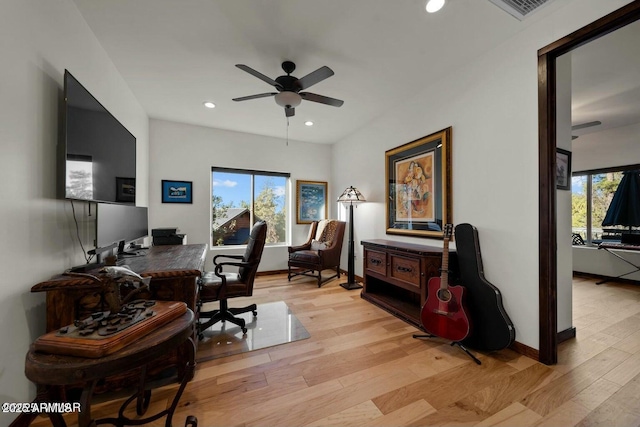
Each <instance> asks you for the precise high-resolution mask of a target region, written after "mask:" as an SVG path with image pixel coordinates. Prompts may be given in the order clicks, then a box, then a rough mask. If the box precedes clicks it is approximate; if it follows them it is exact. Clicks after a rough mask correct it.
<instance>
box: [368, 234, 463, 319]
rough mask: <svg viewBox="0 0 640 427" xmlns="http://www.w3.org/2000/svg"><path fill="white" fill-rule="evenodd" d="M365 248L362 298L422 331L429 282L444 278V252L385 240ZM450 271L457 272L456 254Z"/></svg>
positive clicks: (428, 247)
mask: <svg viewBox="0 0 640 427" xmlns="http://www.w3.org/2000/svg"><path fill="white" fill-rule="evenodd" d="M362 246H364V257H363V268H362V270H363V276H364V288H363V290H362V294H361V297H362V298H363V299H365V300H367V301H369V302H371V303H373V304H375V305H377V306H379V307H381V308H383V309H385V310H387V311H389V312H390V313H391V314H393V315H395V316H397V317H399V318H401V319H403V320H405V321H406V322H408V323H410V324H412V325H414V326H416V327H417V328H422V324H421V321H420V310H421V309H422V306H423V305H424V302H425V301H426V299H427V282H428V281H429V279H430V278H431V277H439V276H440V267H441V265H442V248H438V247H433V246H423V245H415V244H411V243H404V242H396V241H392V240H384V239H375V240H363V241H362ZM449 267H450V269H451V270H453V271H456V270H457V259H456V256H455V253H453V252H451V253H450V264H449ZM452 276H453V275H452Z"/></svg>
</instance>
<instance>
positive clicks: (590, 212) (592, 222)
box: [571, 167, 628, 243]
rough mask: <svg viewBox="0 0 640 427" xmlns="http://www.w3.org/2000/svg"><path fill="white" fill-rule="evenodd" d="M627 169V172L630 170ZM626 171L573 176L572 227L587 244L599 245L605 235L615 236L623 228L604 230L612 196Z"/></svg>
mask: <svg viewBox="0 0 640 427" xmlns="http://www.w3.org/2000/svg"><path fill="white" fill-rule="evenodd" d="M627 169H628V167H625V168H624V170H627ZM622 172H623V170H603V171H590V172H585V173H579V172H578V173H574V175H573V177H572V179H571V226H572V232H573V233H578V234H580V235H581V236H582V238H583V239H584V240H585V241H586V242H587V243H593V242H595V243H598V242H600V241H601V240H602V238H603V234H605V236H606V233H607V232H609V233H612V232H613V233H615V232H616V231H617V230H622V229H624V227H619V226H613V227H607V228H606V230H603V228H602V221H603V220H604V217H605V216H606V214H607V210H608V209H609V205H610V204H611V200H613V195H614V194H615V192H616V190H617V189H618V184H620V181H621V180H622Z"/></svg>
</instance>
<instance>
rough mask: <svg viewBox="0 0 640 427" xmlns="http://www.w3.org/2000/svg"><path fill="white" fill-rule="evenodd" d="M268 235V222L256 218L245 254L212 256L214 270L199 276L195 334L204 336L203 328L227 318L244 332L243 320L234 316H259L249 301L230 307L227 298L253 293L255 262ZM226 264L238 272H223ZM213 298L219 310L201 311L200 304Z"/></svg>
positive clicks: (256, 264) (200, 336) (254, 306)
mask: <svg viewBox="0 0 640 427" xmlns="http://www.w3.org/2000/svg"><path fill="white" fill-rule="evenodd" d="M266 238H267V223H266V222H264V221H258V222H256V223H255V224H254V226H253V228H252V229H251V233H250V235H249V241H248V242H247V249H246V250H245V252H244V255H216V256H215V257H214V258H213V264H214V265H215V270H214V271H213V272H205V273H204V274H203V275H202V277H201V278H200V281H199V285H200V295H199V298H198V337H199V338H200V339H202V338H204V331H205V330H206V329H207V328H209V327H210V326H211V325H213V324H214V323H217V322H219V321H222V322H224V321H229V322H231V323H233V324H236V325H238V326H240V328H242V332H243V333H244V334H246V333H247V328H246V327H245V321H244V319H242V318H239V317H236V316H235V315H237V314H241V313H247V312H249V311H252V312H253V315H254V316H257V315H258V311H257V307H256V305H255V304H251V305H249V306H247V307H242V308H229V306H228V303H227V299H229V298H237V297H248V296H251V295H252V294H253V281H254V279H255V277H256V273H257V272H258V264H260V259H261V258H262V250H263V249H264V244H265V241H266ZM221 258H229V259H232V260H237V261H231V262H218V259H221ZM227 266H235V267H238V272H237V273H225V272H224V271H223V270H224V268H225V267H227ZM212 301H220V308H219V309H218V310H211V311H201V307H202V304H204V303H207V302H212Z"/></svg>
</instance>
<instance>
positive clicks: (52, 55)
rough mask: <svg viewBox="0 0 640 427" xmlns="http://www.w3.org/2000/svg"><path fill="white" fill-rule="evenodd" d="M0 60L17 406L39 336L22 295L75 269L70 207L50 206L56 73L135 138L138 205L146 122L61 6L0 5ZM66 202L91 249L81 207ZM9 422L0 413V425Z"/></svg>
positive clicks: (5, 290)
mask: <svg viewBox="0 0 640 427" xmlns="http://www.w3.org/2000/svg"><path fill="white" fill-rule="evenodd" d="M0 56H1V57H2V67H0V147H1V153H2V155H1V156H0V182H2V186H3V189H4V191H3V196H2V201H1V202H0V221H1V223H2V229H1V231H0V240H1V241H2V248H1V249H0V271H2V272H3V273H2V275H0V324H1V325H2V328H1V329H0V342H2V343H3V345H2V346H0V363H1V364H0V401H1V402H26V401H30V400H31V399H33V397H34V396H35V387H33V385H31V383H30V382H29V381H28V380H27V378H26V377H25V375H24V358H25V355H26V353H27V350H28V347H29V344H30V343H31V342H32V341H34V340H35V339H36V338H37V337H38V336H40V335H41V334H43V333H44V332H45V304H44V301H45V295H44V294H41V293H39V294H32V293H31V292H30V289H31V287H32V286H33V285H35V284H37V283H39V282H41V281H44V280H47V279H49V278H50V277H51V276H53V275H55V274H58V273H61V272H62V271H64V270H65V269H66V268H68V267H71V266H73V265H77V264H82V263H84V258H83V256H82V251H81V249H80V246H79V244H78V241H77V238H76V231H75V226H74V223H73V217H72V213H71V206H70V203H69V202H64V201H61V200H56V143H57V138H58V130H59V125H60V121H59V106H60V102H61V99H62V88H63V74H64V70H65V68H67V69H69V71H71V72H72V73H73V74H74V76H75V77H77V78H78V79H79V80H80V81H81V82H82V83H83V84H84V85H85V86H86V87H87V88H88V89H89V90H90V91H91V92H92V93H93V94H94V96H96V97H97V98H98V99H99V100H100V101H101V102H102V103H103V105H104V106H105V107H106V108H107V109H108V110H110V111H111V112H112V113H113V114H114V115H115V116H116V117H117V118H118V119H119V120H120V121H121V122H122V123H123V124H124V125H125V126H126V127H127V128H128V129H129V130H130V131H131V132H132V133H133V134H134V135H135V136H136V137H137V141H138V159H139V161H138V177H139V178H140V179H139V180H138V182H139V185H138V197H139V198H138V201H139V202H140V203H141V204H146V199H147V183H146V173H147V172H146V171H147V157H148V118H147V116H146V114H145V112H144V111H143V110H142V108H141V106H140V105H139V104H138V102H137V100H136V99H135V98H134V97H133V95H132V93H131V92H130V90H129V89H128V87H127V85H126V84H125V83H124V81H123V79H122V78H121V76H120V75H119V73H118V72H117V70H116V69H115V67H114V66H113V64H112V63H111V61H110V60H109V58H108V57H107V55H106V54H105V52H104V51H103V49H102V47H101V46H100V44H99V43H98V42H97V40H96V39H95V37H94V35H93V33H92V32H91V31H90V30H89V28H88V26H87V25H86V23H85V22H84V20H83V19H82V17H81V16H80V13H79V12H78V11H77V9H76V7H75V5H74V3H73V2H72V1H71V0H47V1H37V0H3V1H2V2H1V3H0ZM75 205H76V211H77V215H78V218H79V223H80V233H81V236H82V238H83V240H84V244H85V248H86V249H91V246H90V245H92V238H93V237H92V233H93V229H92V227H91V226H90V223H91V219H90V218H87V216H86V215H87V212H88V209H87V208H88V204H87V203H80V202H78V203H76V204H75ZM94 212H95V211H94ZM87 246H89V247H87ZM15 416H16V414H7V413H0V425H8V424H9V423H10V422H11V420H13V419H14V418H15Z"/></svg>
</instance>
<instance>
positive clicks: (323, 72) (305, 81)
mask: <svg viewBox="0 0 640 427" xmlns="http://www.w3.org/2000/svg"><path fill="white" fill-rule="evenodd" d="M333 74H334V73H333V70H332V69H331V68H329V67H327V66H326V65H325V66H324V67H320V68H318V69H317V70H315V71H314V72H312V73H309V74H307V75H306V76H304V77H302V78H299V79H298V81H297V83H296V84H297V85H298V87H299V88H300V90H304V89H306V88H308V87H311V86H313V85H314V84H316V83H319V82H321V81H323V80H324V79H326V78H329V77H331V76H333Z"/></svg>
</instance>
